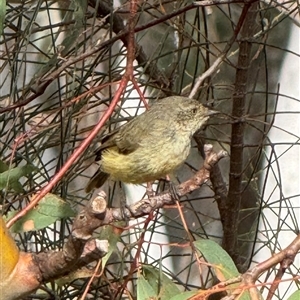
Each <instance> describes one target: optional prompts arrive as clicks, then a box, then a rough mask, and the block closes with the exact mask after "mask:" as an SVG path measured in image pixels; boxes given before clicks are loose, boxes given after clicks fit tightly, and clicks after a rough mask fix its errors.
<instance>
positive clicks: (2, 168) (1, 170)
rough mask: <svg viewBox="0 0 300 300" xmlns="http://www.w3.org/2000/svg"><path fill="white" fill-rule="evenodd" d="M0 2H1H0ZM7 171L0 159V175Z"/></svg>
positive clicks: (5, 165) (6, 166)
mask: <svg viewBox="0 0 300 300" xmlns="http://www.w3.org/2000/svg"><path fill="white" fill-rule="evenodd" d="M0 1H1V0H0ZM8 169H9V167H8V165H7V164H6V163H5V162H4V161H3V160H1V159H0V173H3V172H4V171H7V170H8Z"/></svg>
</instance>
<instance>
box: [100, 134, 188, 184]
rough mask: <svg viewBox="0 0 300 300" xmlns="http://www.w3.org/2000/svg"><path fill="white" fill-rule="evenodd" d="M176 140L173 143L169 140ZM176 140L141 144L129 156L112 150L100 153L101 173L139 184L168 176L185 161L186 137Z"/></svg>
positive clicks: (186, 154) (113, 148)
mask: <svg viewBox="0 0 300 300" xmlns="http://www.w3.org/2000/svg"><path fill="white" fill-rule="evenodd" d="M174 138H176V142H175V141H172V140H174ZM178 138H179V137H177V136H176V137H174V136H173V137H169V139H166V138H164V139H162V140H160V141H156V142H154V143H152V144H151V145H149V144H148V146H145V145H143V144H141V145H140V146H139V147H138V148H137V149H136V150H135V151H133V152H131V153H129V154H122V153H119V151H118V149H117V148H116V147H112V148H109V149H106V150H104V151H103V153H102V161H101V170H102V171H103V172H106V173H108V174H110V175H111V176H112V177H113V179H115V180H120V181H123V182H127V183H134V184H140V183H144V182H148V181H153V180H156V179H159V178H161V177H163V176H165V175H166V174H168V173H171V172H172V171H174V169H176V168H177V167H178V166H179V165H180V164H182V163H183V162H184V161H185V159H186V158H187V156H188V154H189V151H190V143H191V142H190V138H189V137H186V138H183V139H182V140H180V141H178Z"/></svg>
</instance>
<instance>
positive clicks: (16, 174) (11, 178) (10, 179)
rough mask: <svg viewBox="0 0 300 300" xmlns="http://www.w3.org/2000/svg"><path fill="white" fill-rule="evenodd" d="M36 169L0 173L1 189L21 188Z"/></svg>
mask: <svg viewBox="0 0 300 300" xmlns="http://www.w3.org/2000/svg"><path fill="white" fill-rule="evenodd" d="M0 1H1V0H0ZM2 167H3V165H2ZM34 171H37V168H36V167H35V166H33V165H26V166H23V167H16V168H13V169H9V170H7V171H4V172H2V173H0V189H4V188H7V187H8V188H14V189H16V188H17V189H19V188H20V183H19V179H20V178H21V177H23V176H26V175H28V174H31V173H33V172H34ZM17 191H18V190H17Z"/></svg>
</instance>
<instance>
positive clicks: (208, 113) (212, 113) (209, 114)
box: [206, 109, 221, 116]
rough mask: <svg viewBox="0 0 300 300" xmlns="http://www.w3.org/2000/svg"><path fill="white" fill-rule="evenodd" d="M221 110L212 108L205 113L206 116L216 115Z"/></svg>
mask: <svg viewBox="0 0 300 300" xmlns="http://www.w3.org/2000/svg"><path fill="white" fill-rule="evenodd" d="M220 113H221V112H219V111H217V110H212V109H208V111H207V113H206V115H207V116H212V115H218V114H220Z"/></svg>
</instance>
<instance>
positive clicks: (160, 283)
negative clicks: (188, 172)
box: [138, 265, 180, 300]
mask: <svg viewBox="0 0 300 300" xmlns="http://www.w3.org/2000/svg"><path fill="white" fill-rule="evenodd" d="M143 276H144V278H145V280H146V281H147V282H148V283H149V285H150V286H151V287H152V289H153V290H154V291H156V297H157V299H160V300H169V299H170V298H172V297H174V296H176V295H178V294H179V293H180V290H179V289H178V287H177V286H176V284H175V283H174V282H173V281H172V280H171V279H170V278H169V277H167V276H166V275H165V274H164V273H163V272H162V271H161V270H158V269H156V268H154V267H152V266H147V265H144V266H143ZM149 297H150V295H148V298H149ZM138 299H140V298H139V297H138ZM143 299H144V298H143ZM145 299H146V298H145Z"/></svg>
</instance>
